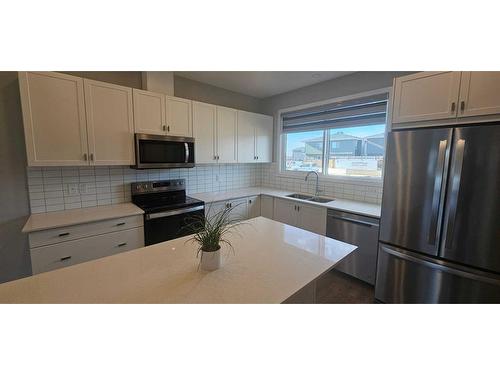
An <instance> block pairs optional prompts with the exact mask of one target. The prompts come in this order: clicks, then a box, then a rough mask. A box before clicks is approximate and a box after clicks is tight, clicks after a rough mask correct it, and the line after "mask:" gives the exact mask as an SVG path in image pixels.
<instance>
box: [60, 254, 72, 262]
mask: <svg viewBox="0 0 500 375" xmlns="http://www.w3.org/2000/svg"><path fill="white" fill-rule="evenodd" d="M70 259H71V255H69V256H67V257H62V258H61V259H60V261H61V262H64V261H65V260H70Z"/></svg>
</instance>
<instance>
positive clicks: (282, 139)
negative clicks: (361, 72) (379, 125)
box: [277, 87, 393, 185]
mask: <svg viewBox="0 0 500 375" xmlns="http://www.w3.org/2000/svg"><path fill="white" fill-rule="evenodd" d="M384 93H386V94H387V116H386V121H385V123H386V125H385V132H384V168H382V175H381V177H377V176H338V175H329V174H328V172H327V171H328V169H327V168H326V166H327V165H328V151H329V147H328V142H329V140H330V131H329V130H328V129H324V130H323V132H324V133H323V167H322V172H321V173H318V174H319V178H320V180H327V181H331V182H333V181H337V182H344V183H360V182H361V183H366V184H373V185H382V182H383V180H384V170H385V155H386V154H385V146H386V142H387V133H388V132H389V131H390V129H391V116H390V114H391V112H392V100H393V98H392V87H384V88H381V89H377V90H371V91H364V92H361V93H357V94H354V95H348V96H342V97H335V98H332V99H327V100H322V101H318V102H313V103H308V104H303V105H298V106H294V107H287V108H283V109H280V110H278V113H277V115H278V117H277V119H278V137H277V140H278V160H277V161H278V176H280V177H288V178H296V179H303V178H305V176H306V175H307V173H308V172H305V171H288V170H286V169H285V162H286V133H283V116H282V115H283V114H284V113H286V112H291V111H297V110H301V109H307V108H311V107H316V106H320V105H324V104H332V103H336V102H340V101H345V100H351V99H359V98H362V97H365V96H370V95H376V94H384Z"/></svg>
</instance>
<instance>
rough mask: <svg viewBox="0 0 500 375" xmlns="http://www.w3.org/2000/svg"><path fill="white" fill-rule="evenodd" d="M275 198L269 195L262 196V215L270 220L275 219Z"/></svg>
mask: <svg viewBox="0 0 500 375" xmlns="http://www.w3.org/2000/svg"><path fill="white" fill-rule="evenodd" d="M273 211H274V198H273V197H269V196H267V195H261V196H260V215H261V216H264V217H267V218H268V219H273V218H274V213H273Z"/></svg>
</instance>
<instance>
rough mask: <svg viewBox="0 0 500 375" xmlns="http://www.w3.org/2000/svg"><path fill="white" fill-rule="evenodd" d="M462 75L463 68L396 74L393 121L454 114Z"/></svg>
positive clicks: (441, 117) (398, 121)
mask: <svg viewBox="0 0 500 375" xmlns="http://www.w3.org/2000/svg"><path fill="white" fill-rule="evenodd" d="M460 76H461V72H424V73H417V74H412V75H409V76H404V77H399V78H396V79H395V82H394V102H393V109H392V123H393V124H398V123H407V122H417V121H428V120H442V119H452V118H455V117H456V115H457V110H458V95H459V89H460ZM393 127H397V126H393Z"/></svg>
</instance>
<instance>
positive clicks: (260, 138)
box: [237, 111, 273, 163]
mask: <svg viewBox="0 0 500 375" xmlns="http://www.w3.org/2000/svg"><path fill="white" fill-rule="evenodd" d="M237 147H238V162H239V163H268V162H271V161H272V149H273V118H272V117H271V116H266V115H262V114H259V113H251V112H245V111H238V142H237Z"/></svg>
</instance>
